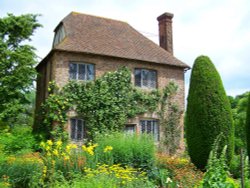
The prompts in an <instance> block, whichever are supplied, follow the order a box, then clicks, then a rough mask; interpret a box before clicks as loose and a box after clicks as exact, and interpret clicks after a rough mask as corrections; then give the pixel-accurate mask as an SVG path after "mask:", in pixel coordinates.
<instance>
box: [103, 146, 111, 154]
mask: <svg viewBox="0 0 250 188" xmlns="http://www.w3.org/2000/svg"><path fill="white" fill-rule="evenodd" d="M112 150H113V147H112V146H106V147H105V148H104V150H103V152H104V153H106V152H109V151H112Z"/></svg>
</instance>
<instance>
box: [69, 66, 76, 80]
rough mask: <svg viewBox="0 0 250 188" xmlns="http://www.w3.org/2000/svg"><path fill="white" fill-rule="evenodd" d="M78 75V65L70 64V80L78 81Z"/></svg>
mask: <svg viewBox="0 0 250 188" xmlns="http://www.w3.org/2000/svg"><path fill="white" fill-rule="evenodd" d="M76 73H77V64H75V63H70V64H69V79H71V80H72V79H74V80H75V79H76Z"/></svg>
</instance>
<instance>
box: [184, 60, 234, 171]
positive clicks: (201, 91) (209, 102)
mask: <svg viewBox="0 0 250 188" xmlns="http://www.w3.org/2000/svg"><path fill="white" fill-rule="evenodd" d="M185 128H186V138H187V145H188V152H189V155H190V158H191V161H192V162H193V163H194V164H195V165H196V166H197V167H198V168H199V169H204V168H205V166H206V164H207V161H208V157H209V152H210V151H211V149H212V144H213V143H214V141H215V138H216V137H217V136H218V135H219V134H220V133H222V135H223V140H222V142H221V146H222V147H223V146H224V145H227V146H228V151H227V158H228V162H229V163H230V161H231V158H232V156H233V151H234V127H233V120H232V113H231V108H230V103H229V100H228V98H227V96H226V93H225V90H224V87H223V84H222V81H221V78H220V75H219V73H218V72H217V70H216V68H215V66H214V65H213V63H212V62H211V60H210V59H209V58H208V57H206V56H200V57H198V58H197V59H196V60H195V62H194V66H193V70H192V74H191V78H190V88H189V93H188V104H187V113H186V118H185ZM222 147H221V150H222Z"/></svg>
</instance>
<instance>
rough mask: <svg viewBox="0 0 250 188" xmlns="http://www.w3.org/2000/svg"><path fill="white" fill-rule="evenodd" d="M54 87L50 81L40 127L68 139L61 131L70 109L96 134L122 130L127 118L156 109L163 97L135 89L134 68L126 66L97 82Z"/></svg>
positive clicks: (90, 134) (89, 132)
mask: <svg viewBox="0 0 250 188" xmlns="http://www.w3.org/2000/svg"><path fill="white" fill-rule="evenodd" d="M51 87H52V88H51ZM54 88H56V86H55V83H51V86H50V88H49V91H50V92H51V94H50V95H49V97H48V99H47V100H46V102H45V103H44V105H43V110H42V116H43V119H44V120H43V124H42V125H41V126H40V127H39V129H37V130H38V131H42V132H44V133H45V134H46V133H48V132H49V133H52V135H50V136H53V137H54V138H56V139H57V138H59V139H63V140H66V139H65V136H62V135H65V133H64V130H65V128H64V126H65V122H66V120H67V112H68V110H69V109H72V110H76V111H77V113H78V116H79V117H84V120H85V123H86V129H87V131H88V136H89V137H90V138H93V136H94V135H95V134H96V133H105V132H109V131H119V130H122V129H123V128H124V124H125V123H126V121H127V119H128V118H131V117H134V116H136V115H138V114H142V113H144V112H147V111H154V110H156V108H157V105H158V101H159V98H160V93H159V91H157V90H153V91H151V92H143V91H140V90H137V89H135V88H134V87H133V86H132V84H131V72H130V71H129V69H128V68H125V67H124V68H121V69H119V70H118V71H115V72H109V73H107V74H105V75H104V76H103V77H100V78H98V79H96V80H95V81H94V82H74V81H73V82H69V83H68V84H67V85H66V86H65V87H63V88H62V89H61V90H58V89H54ZM47 138H49V136H47Z"/></svg>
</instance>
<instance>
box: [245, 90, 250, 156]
mask: <svg viewBox="0 0 250 188" xmlns="http://www.w3.org/2000/svg"><path fill="white" fill-rule="evenodd" d="M246 138H247V153H248V156H250V93H249V95H248V106H247V117H246Z"/></svg>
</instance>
